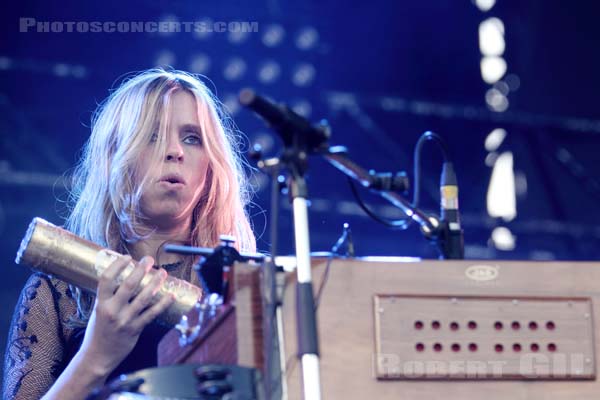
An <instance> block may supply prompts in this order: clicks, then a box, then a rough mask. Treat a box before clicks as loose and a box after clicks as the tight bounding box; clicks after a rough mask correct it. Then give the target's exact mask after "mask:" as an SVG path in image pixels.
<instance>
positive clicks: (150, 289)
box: [127, 269, 167, 320]
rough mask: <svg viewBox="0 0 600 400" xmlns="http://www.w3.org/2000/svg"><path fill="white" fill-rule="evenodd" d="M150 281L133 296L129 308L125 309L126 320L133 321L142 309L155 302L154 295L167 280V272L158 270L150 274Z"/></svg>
mask: <svg viewBox="0 0 600 400" xmlns="http://www.w3.org/2000/svg"><path fill="white" fill-rule="evenodd" d="M150 274H151V275H152V279H150V281H149V282H148V284H147V285H146V286H144V288H143V289H142V290H141V291H140V292H139V293H138V294H137V295H136V296H135V298H134V299H133V301H132V302H131V304H130V305H129V307H127V318H128V319H129V320H133V319H135V318H136V317H137V316H138V315H139V314H140V313H141V312H142V311H143V310H144V309H146V308H147V307H148V306H150V305H151V304H152V303H154V302H155V300H156V298H155V296H156V293H157V292H158V291H159V290H160V287H161V286H162V284H163V282H164V281H165V279H166V278H167V271H165V270H164V269H159V270H156V271H152V272H150Z"/></svg>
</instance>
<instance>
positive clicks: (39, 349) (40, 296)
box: [3, 263, 191, 400]
mask: <svg viewBox="0 0 600 400" xmlns="http://www.w3.org/2000/svg"><path fill="white" fill-rule="evenodd" d="M163 267H164V268H165V269H166V270H167V271H168V272H169V275H171V276H174V277H177V278H180V279H185V280H187V281H190V277H191V276H190V273H191V269H189V268H185V267H183V266H182V264H181V263H175V264H169V265H164V266H163ZM76 311H77V304H76V302H75V298H74V294H73V293H72V292H71V290H70V289H69V285H68V284H67V283H65V282H64V281H62V280H59V279H56V278H50V277H47V276H45V275H42V274H39V273H35V274H33V275H31V277H30V278H29V280H28V281H27V283H26V284H25V287H24V288H23V291H22V292H21V296H20V298H19V301H18V303H17V306H16V308H15V312H14V315H13V318H12V323H11V327H10V331H9V333H8V342H7V345H6V353H5V359H4V393H3V399H5V400H8V399H27V400H34V399H39V398H41V397H42V396H43V395H44V394H45V393H46V392H47V391H48V389H49V388H50V387H51V386H52V384H53V383H54V382H55V381H56V379H57V378H58V377H59V375H60V374H61V373H62V371H63V370H64V369H65V368H66V366H67V364H68V363H69V362H70V360H71V359H72V358H73V356H74V355H75V354H76V353H77V351H78V350H79V347H80V346H81V343H82V340H83V336H84V333H85V328H70V327H69V326H68V324H67V322H68V321H69V320H70V318H71V317H72V316H74V315H75V313H76ZM168 330H169V328H168V327H164V326H161V325H159V324H157V323H152V324H150V325H148V326H147V327H146V328H145V329H144V331H143V332H142V334H141V335H140V338H139V340H138V342H137V344H136V346H135V347H134V349H133V350H132V352H131V353H130V354H129V356H128V357H127V358H126V359H125V360H124V361H123V362H122V363H121V364H120V365H119V366H118V367H117V368H116V369H115V370H114V371H113V372H112V373H111V375H110V376H109V378H108V380H107V381H110V380H111V379H112V378H114V377H117V376H119V375H120V374H123V373H128V372H132V371H137V370H139V369H143V368H150V367H153V366H156V360H157V354H156V347H157V345H158V342H159V341H160V339H161V338H162V337H163V336H164V334H165V333H167V332H168Z"/></svg>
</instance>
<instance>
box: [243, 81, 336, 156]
mask: <svg viewBox="0 0 600 400" xmlns="http://www.w3.org/2000/svg"><path fill="white" fill-rule="evenodd" d="M239 100H240V103H241V104H242V105H243V106H245V107H248V108H249V109H251V110H252V111H254V112H255V113H257V114H258V115H260V116H261V117H262V118H263V119H264V120H265V121H266V122H267V123H268V124H269V125H270V126H271V127H272V128H273V129H274V130H275V131H276V132H277V133H278V134H279V136H281V139H283V143H284V144H285V145H286V147H290V146H292V145H296V144H299V145H301V146H302V145H304V146H307V147H308V150H309V151H310V150H317V149H319V148H321V147H322V146H323V145H325V144H326V143H327V140H329V137H330V132H329V129H328V127H327V126H326V125H316V126H315V125H312V124H311V123H310V122H309V121H308V120H307V119H306V118H304V117H302V116H300V115H298V114H296V113H295V112H294V111H292V110H290V109H289V108H288V107H287V106H285V105H277V104H274V103H272V102H271V101H269V100H267V99H265V98H264V97H261V96H259V95H257V94H256V93H255V92H254V91H253V90H251V89H243V90H242V91H241V92H240V95H239ZM295 138H296V139H295ZM296 141H298V142H296Z"/></svg>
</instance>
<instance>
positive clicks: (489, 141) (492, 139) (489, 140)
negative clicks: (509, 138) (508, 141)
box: [485, 128, 506, 151]
mask: <svg viewBox="0 0 600 400" xmlns="http://www.w3.org/2000/svg"><path fill="white" fill-rule="evenodd" d="M504 138H506V130H504V129H502V128H496V129H494V130H493V131H491V132H490V133H489V134H488V135H487V137H486V138H485V149H486V150H487V151H496V150H498V147H500V145H501V144H502V142H503V141H504Z"/></svg>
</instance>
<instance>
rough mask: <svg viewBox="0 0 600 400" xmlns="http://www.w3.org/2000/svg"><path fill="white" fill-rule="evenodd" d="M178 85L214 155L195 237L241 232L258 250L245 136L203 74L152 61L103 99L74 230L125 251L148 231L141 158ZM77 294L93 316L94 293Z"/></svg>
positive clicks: (79, 177) (78, 177) (242, 240)
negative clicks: (138, 171)
mask: <svg viewBox="0 0 600 400" xmlns="http://www.w3.org/2000/svg"><path fill="white" fill-rule="evenodd" d="M179 90H183V91H186V92H188V93H190V94H192V95H193V96H194V98H195V100H196V104H197V110H198V119H199V121H200V124H201V135H202V143H203V145H204V148H205V151H206V154H207V157H208V159H209V164H208V171H207V175H206V181H205V184H204V191H203V193H202V195H201V197H200V201H199V202H198V204H197V205H196V207H195V208H194V211H193V217H192V227H191V237H190V244H191V245H193V246H203V247H213V246H216V245H217V244H218V243H219V235H221V234H228V235H233V236H235V237H236V247H237V248H238V249H239V250H242V251H255V249H256V242H255V238H254V234H253V232H252V229H251V227H250V223H249V219H248V215H247V213H246V210H245V207H246V206H247V205H248V203H249V201H250V190H249V184H248V180H247V177H246V174H245V172H244V169H243V162H242V159H241V157H240V156H239V150H238V146H239V144H240V139H239V136H238V135H236V131H235V129H234V127H233V124H232V122H231V120H230V119H229V118H228V117H227V115H226V114H225V113H224V112H223V110H222V109H221V107H220V105H219V104H220V103H219V102H218V100H217V99H216V98H215V97H214V96H213V95H212V93H211V92H210V90H209V89H208V88H207V87H206V85H205V84H204V83H203V82H202V81H201V80H200V78H198V77H196V76H195V75H192V74H189V73H187V72H184V71H177V70H169V71H166V70H164V69H150V70H147V71H144V72H142V73H139V74H137V75H135V76H133V77H130V78H128V79H127V80H125V81H124V82H123V83H122V84H121V86H119V87H118V88H117V89H116V90H115V91H114V92H112V93H111V95H110V96H109V97H108V98H107V99H106V100H105V101H104V102H103V103H101V104H100V105H99V107H98V109H97V110H96V112H95V113H94V116H93V118H92V133H91V136H90V138H89V140H88V142H87V143H86V145H85V147H84V151H83V154H82V157H81V161H80V163H79V164H78V165H77V167H76V169H75V173H74V177H73V180H74V181H73V188H72V191H71V195H70V200H71V204H72V209H71V213H70V215H69V217H68V218H67V221H66V223H65V226H66V228H67V229H68V230H70V231H71V232H73V233H75V234H76V235H78V236H81V237H83V238H86V239H88V240H91V241H93V242H95V243H97V244H99V245H101V246H103V247H106V248H110V249H112V250H115V251H117V252H121V253H125V252H127V243H130V242H135V241H137V240H139V239H141V238H143V234H142V233H140V229H139V228H140V198H141V194H142V188H143V182H144V180H142V184H138V185H136V183H135V179H134V175H135V174H134V172H135V168H136V163H137V162H138V160H139V158H140V153H141V151H142V148H143V146H144V145H145V144H147V143H148V140H149V138H150V136H151V135H152V134H153V133H154V132H156V129H157V126H160V127H161V128H160V129H161V130H162V129H163V127H164V126H165V124H166V123H165V121H166V120H168V118H169V115H167V109H168V108H167V107H166V106H167V105H168V103H169V101H170V98H171V96H172V94H173V93H174V92H175V91H179ZM159 151H160V150H159ZM162 151H165V149H164V148H163V150H162ZM77 300H78V311H79V314H80V315H79V317H82V318H83V319H84V320H87V317H89V314H90V312H91V306H92V305H93V302H92V300H93V297H88V298H83V297H82V295H81V293H80V292H78V295H77Z"/></svg>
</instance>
